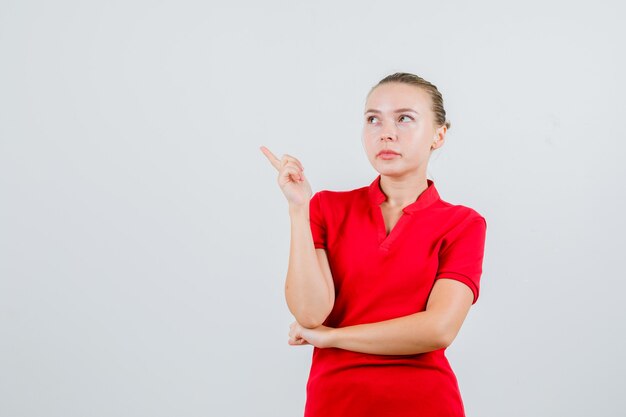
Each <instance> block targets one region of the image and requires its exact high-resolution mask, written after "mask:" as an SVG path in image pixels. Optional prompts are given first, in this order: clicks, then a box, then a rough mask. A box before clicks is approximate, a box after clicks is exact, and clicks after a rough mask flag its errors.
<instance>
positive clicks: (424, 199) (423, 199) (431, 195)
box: [369, 174, 440, 214]
mask: <svg viewBox="0 0 626 417" xmlns="http://www.w3.org/2000/svg"><path fill="white" fill-rule="evenodd" d="M380 177H381V176H380V174H379V175H378V176H377V177H376V179H375V180H374V181H372V183H371V184H370V185H369V197H370V202H371V203H372V205H374V206H380V204H381V203H382V202H383V201H386V200H387V196H386V195H385V193H383V190H382V189H381V188H380ZM426 182H427V183H428V188H426V189H425V190H424V191H422V193H421V194H420V195H419V196H418V197H417V200H415V201H414V202H413V203H411V204H409V205H408V206H406V207H405V208H404V209H403V211H404V212H405V213H409V214H410V213H415V212H416V211H418V210H422V209H425V208H426V207H428V206H430V205H431V204H433V203H434V202H435V201H437V200H439V198H440V197H439V193H438V192H437V189H436V188H435V183H434V182H433V181H432V180H430V179H426Z"/></svg>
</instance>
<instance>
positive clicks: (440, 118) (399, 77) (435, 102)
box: [367, 72, 451, 129]
mask: <svg viewBox="0 0 626 417" xmlns="http://www.w3.org/2000/svg"><path fill="white" fill-rule="evenodd" d="M392 82H395V83H402V84H408V85H414V86H416V87H420V88H423V89H424V90H425V91H426V92H427V93H428V94H429V95H430V98H431V102H432V107H431V110H432V111H433V113H434V114H435V123H436V125H437V127H440V126H443V125H445V126H446V128H448V129H450V125H451V123H450V121H449V120H446V110H445V109H444V108H443V97H442V96H441V93H440V92H439V90H438V89H437V87H436V86H435V85H434V84H432V83H430V82H428V81H426V80H425V79H423V78H422V77H419V76H417V75H415V74H411V73H408V72H396V73H395V74H391V75H388V76H386V77H385V78H383V79H382V80H380V81H379V82H378V84H376V85H375V86H374V87H372V88H371V89H370V91H369V93H367V96H368V97H369V95H370V94H371V93H372V91H374V89H375V88H376V87H378V86H380V85H382V84H387V83H392Z"/></svg>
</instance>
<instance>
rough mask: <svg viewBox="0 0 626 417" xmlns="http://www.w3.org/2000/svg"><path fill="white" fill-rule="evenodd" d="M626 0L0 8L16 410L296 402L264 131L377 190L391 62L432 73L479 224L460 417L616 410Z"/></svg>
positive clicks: (10, 351) (0, 396)
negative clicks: (375, 110) (367, 111)
mask: <svg viewBox="0 0 626 417" xmlns="http://www.w3.org/2000/svg"><path fill="white" fill-rule="evenodd" d="M623 7H624V6H623V5H621V3H620V2H618V1H613V2H608V1H594V2H567V1H559V2H554V1H552V2H546V1H536V0H535V1H525V2H515V3H512V2H499V1H473V2H461V1H459V2H446V1H432V2H416V1H402V2H401V1H387V2H382V1H379V2H371V1H358V2H357V1H350V2H334V1H316V2H293V1H292V2H288V1H283V2H279V1H265V2H252V1H248V2H230V3H229V4H228V5H226V4H219V5H218V4H217V3H212V2H207V1H195V2H192V1H136V0H132V1H129V0H124V1H100V2H95V1H91V2H88V1H56V2H46V1H25V0H20V1H7V0H0V416H3V417H4V416H6V417H19V416H29V417H30V416H33V417H34V416H59V417H61V416H62V417H69V416H113V415H116V416H268V417H280V416H285V417H288V416H298V415H301V414H302V411H303V407H304V401H305V384H306V380H307V376H308V370H309V365H310V355H311V350H312V348H311V347H310V346H300V347H292V346H289V345H288V344H287V333H288V326H289V324H290V323H291V322H292V317H291V315H290V314H289V311H288V310H287V307H286V303H285V300H284V295H283V285H284V278H285V274H286V269H287V257H288V250H289V218H288V211H287V203H286V200H285V198H284V196H283V195H282V193H281V192H280V189H279V188H278V185H277V183H276V172H275V170H274V168H273V167H272V166H271V165H270V164H269V162H268V161H267V160H266V159H265V157H264V156H263V154H262V153H261V152H260V150H259V146H260V145H265V146H268V147H269V148H270V149H271V150H272V151H273V152H274V153H276V154H277V155H282V154H283V153H289V154H292V155H294V156H296V157H298V158H299V159H300V160H301V161H302V162H303V164H304V166H305V169H306V172H307V174H308V178H309V180H310V181H311V183H312V186H313V191H314V192H315V191H318V190H321V189H331V190H347V189H353V188H357V187H362V186H365V185H368V184H369V183H370V182H371V181H372V180H373V179H374V178H375V176H376V175H377V173H376V172H375V171H374V170H373V168H372V167H371V166H370V165H369V162H368V161H367V158H366V156H365V153H364V151H363V149H362V145H361V128H362V123H363V122H362V112H363V106H364V100H365V95H366V94H367V92H368V91H369V89H370V88H371V87H372V86H373V85H374V84H375V83H376V82H378V80H380V79H381V78H382V77H384V76H386V75H388V74H390V73H393V72H396V71H406V72H412V73H415V74H418V75H420V76H422V77H424V78H426V79H427V80H429V81H431V82H433V83H434V84H435V85H437V86H438V87H439V89H440V91H441V92H442V94H443V97H444V104H445V106H446V110H447V112H448V117H449V119H450V120H451V122H452V127H451V129H450V130H449V132H448V135H447V138H446V139H447V140H446V143H445V145H444V146H443V148H441V149H440V150H438V151H436V152H435V154H434V155H433V157H432V158H431V164H430V167H429V171H428V174H429V177H430V178H432V179H434V180H435V183H436V185H437V188H438V190H439V192H440V194H441V196H442V198H443V199H444V200H446V201H449V202H452V203H455V204H463V205H467V206H470V207H472V208H474V209H476V210H477V211H479V212H480V213H481V214H482V215H484V216H485V218H486V219H487V224H488V229H487V244H486V249H485V260H484V271H483V276H482V280H481V294H480V298H479V300H478V302H477V304H476V305H474V306H473V307H472V310H471V312H470V314H469V316H468V318H467V320H466V322H465V324H464V327H463V329H462V330H461V332H460V334H459V336H458V337H457V339H456V340H455V342H454V343H453V345H452V346H451V347H450V348H448V351H447V353H448V357H449V359H450V362H451V364H452V367H453V369H454V370H455V372H456V374H457V377H458V380H459V385H460V388H461V393H462V396H463V399H464V402H465V407H466V411H467V414H468V417H501V416H508V417H518V416H519V417H526V416H533V417H543V416H557V415H559V416H569V417H574V416H580V417H588V416H591V415H596V416H618V415H623V414H622V413H623V410H624V408H626V400H625V397H624V395H623V389H624V386H623V380H622V376H623V375H624V374H625V373H626V365H625V364H626V361H624V360H623V352H624V351H626V343H625V338H624V333H623V329H624V325H623V319H624V317H625V316H626V307H625V306H624V303H623V301H622V300H623V299H624V291H625V289H626V286H625V284H624V282H625V278H626V276H625V275H626V274H624V272H623V264H622V262H623V259H624V249H625V245H624V235H625V234H626V225H625V222H624V215H623V213H624V212H625V211H626V195H625V190H626V187H624V185H623V182H624V179H625V178H626V175H625V174H626V173H625V168H624V158H625V156H626V155H625V152H624V151H625V149H626V146H625V145H624V141H625V139H626V135H625V132H626V127H625V123H624V119H625V118H624V115H625V108H626V105H625V95H624V94H625V93H626V88H625V82H624V77H623V75H624V73H626V66H625V58H624V52H623V51H624V45H623V39H625V38H626V33H625V30H624V28H623V27H624V26H623V15H624V10H623Z"/></svg>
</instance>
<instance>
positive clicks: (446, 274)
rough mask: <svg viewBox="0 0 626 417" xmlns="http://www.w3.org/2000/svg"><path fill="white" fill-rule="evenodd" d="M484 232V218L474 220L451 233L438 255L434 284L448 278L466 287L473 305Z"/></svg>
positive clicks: (479, 273)
mask: <svg viewBox="0 0 626 417" xmlns="http://www.w3.org/2000/svg"><path fill="white" fill-rule="evenodd" d="M486 231H487V222H486V220H485V218H484V217H482V216H480V217H478V218H476V217H474V218H473V219H471V220H468V221H467V222H465V224H461V225H459V226H458V227H456V228H454V229H453V230H452V231H450V232H449V234H448V235H447V236H446V237H445V238H444V243H443V244H442V246H441V249H440V251H439V266H438V269H437V275H436V277H435V280H437V279H440V278H450V279H455V280H457V281H461V282H462V283H464V284H466V285H467V286H468V287H470V289H471V290H472V293H474V300H473V301H472V304H475V303H476V300H478V293H479V289H480V276H481V274H482V266H483V256H484V250H485V235H486Z"/></svg>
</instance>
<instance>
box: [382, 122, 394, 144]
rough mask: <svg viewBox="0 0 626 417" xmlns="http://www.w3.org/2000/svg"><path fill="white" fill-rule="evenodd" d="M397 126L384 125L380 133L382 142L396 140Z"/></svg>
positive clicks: (392, 124)
mask: <svg viewBox="0 0 626 417" xmlns="http://www.w3.org/2000/svg"><path fill="white" fill-rule="evenodd" d="M397 137H398V136H397V133H396V124H395V123H383V126H382V129H381V132H380V140H381V141H383V142H385V141H388V140H396V138H397Z"/></svg>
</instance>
